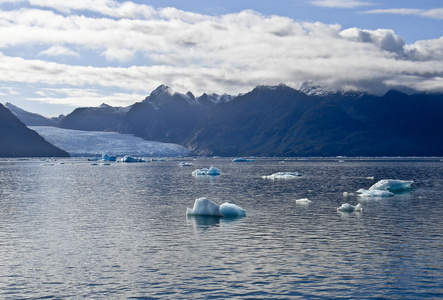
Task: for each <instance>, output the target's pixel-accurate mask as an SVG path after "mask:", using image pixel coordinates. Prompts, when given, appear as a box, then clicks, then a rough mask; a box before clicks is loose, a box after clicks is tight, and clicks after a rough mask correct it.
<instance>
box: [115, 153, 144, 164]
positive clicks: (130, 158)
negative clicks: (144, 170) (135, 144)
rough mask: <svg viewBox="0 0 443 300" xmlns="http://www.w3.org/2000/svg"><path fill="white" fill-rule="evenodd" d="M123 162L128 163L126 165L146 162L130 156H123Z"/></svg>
mask: <svg viewBox="0 0 443 300" xmlns="http://www.w3.org/2000/svg"><path fill="white" fill-rule="evenodd" d="M121 161H122V162H126V163H132V162H145V160H144V159H143V158H139V157H132V156H129V155H125V156H123V158H122V159H121Z"/></svg>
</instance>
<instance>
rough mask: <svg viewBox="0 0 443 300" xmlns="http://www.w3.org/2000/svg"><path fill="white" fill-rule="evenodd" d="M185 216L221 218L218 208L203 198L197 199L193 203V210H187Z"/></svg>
mask: <svg viewBox="0 0 443 300" xmlns="http://www.w3.org/2000/svg"><path fill="white" fill-rule="evenodd" d="M186 214H188V215H194V216H215V217H222V216H223V215H222V214H221V213H220V208H219V206H218V205H217V204H216V203H214V202H212V201H210V200H208V199H207V198H205V197H202V198H198V199H196V200H195V202H194V208H192V209H191V208H187V209H186Z"/></svg>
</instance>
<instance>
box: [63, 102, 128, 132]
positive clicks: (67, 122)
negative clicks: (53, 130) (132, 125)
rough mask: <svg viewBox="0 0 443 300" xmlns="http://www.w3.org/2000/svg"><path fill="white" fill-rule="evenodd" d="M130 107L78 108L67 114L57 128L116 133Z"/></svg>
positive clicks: (103, 105)
mask: <svg viewBox="0 0 443 300" xmlns="http://www.w3.org/2000/svg"><path fill="white" fill-rule="evenodd" d="M129 109H130V107H112V106H109V105H107V104H104V103H103V104H102V105H100V106H99V107H79V108H76V109H75V110H74V111H73V112H72V113H70V114H68V115H67V116H66V117H65V118H64V119H63V120H62V121H61V122H60V124H59V126H58V127H60V128H65V129H75V130H86V131H117V129H118V125H119V124H120V122H121V121H122V120H123V118H124V116H125V115H126V113H127V112H128V111H129Z"/></svg>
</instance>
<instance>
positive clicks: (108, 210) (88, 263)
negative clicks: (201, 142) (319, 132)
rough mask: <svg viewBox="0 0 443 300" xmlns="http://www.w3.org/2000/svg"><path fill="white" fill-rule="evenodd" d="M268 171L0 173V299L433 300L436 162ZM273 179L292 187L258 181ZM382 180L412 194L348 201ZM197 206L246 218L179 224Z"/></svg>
mask: <svg viewBox="0 0 443 300" xmlns="http://www.w3.org/2000/svg"><path fill="white" fill-rule="evenodd" d="M280 161H281V159H279V160H271V159H256V160H255V162H254V163H248V164H233V163H231V161H230V160H229V159H200V160H195V161H193V164H194V168H196V169H197V168H200V169H201V168H203V167H207V166H208V165H214V166H215V167H217V168H220V169H221V170H222V175H220V176H216V177H210V178H206V177H199V178H196V177H194V176H192V175H191V172H192V170H190V169H187V168H180V167H178V166H177V165H178V162H179V161H171V162H167V161H163V162H151V163H142V164H122V163H112V164H110V165H109V166H93V165H91V164H90V163H88V162H86V161H79V160H75V159H67V160H63V161H62V162H64V164H59V162H58V161H48V162H43V163H46V165H42V162H41V161H39V160H26V161H17V160H15V161H13V162H8V161H5V160H3V161H0V186H1V189H0V266H1V268H0V297H1V298H5V299H21V298H25V299H26V298H32V299H34V298H106V299H122V298H136V299H143V298H148V299H151V298H161V299H164V298H167V299H190V298H194V299H208V298H238V299H248V298H250V299H257V298H266V299H272V298H275V299H288V298H314V299H319V298H324V299H330V298H349V299H356V298H414V299H418V298H432V299H437V298H442V297H443V291H442V289H441V287H442V286H443V276H442V275H441V274H443V259H442V255H441V249H442V248H443V226H442V225H443V221H442V218H441V215H442V212H443V199H442V197H443V196H442V195H443V194H442V192H441V191H442V190H443V180H442V178H443V176H442V175H443V165H442V163H441V162H440V160H436V159H408V160H401V159H379V160H372V159H354V160H352V159H348V158H347V159H345V162H338V161H337V160H336V159H317V160H309V159H306V160H285V162H284V163H279V162H280ZM47 163H51V164H52V165H51V166H50V165H47ZM71 163H73V164H71ZM280 171H283V172H299V173H301V174H302V176H301V177H299V178H297V179H295V180H264V179H263V178H262V177H261V176H263V175H267V174H273V173H276V172H280ZM391 178H392V179H402V180H414V182H415V183H414V189H413V190H412V191H410V192H408V193H403V194H397V195H395V196H394V197H390V198H374V197H372V198H360V197H357V196H355V194H353V193H355V191H357V190H358V189H360V188H365V189H367V188H369V187H370V186H371V185H372V184H374V183H375V182H376V181H378V180H380V179H391ZM344 192H347V193H348V196H347V197H344V196H343V193H344ZM200 197H207V198H208V199H210V200H212V201H214V202H216V203H218V204H220V203H223V202H230V203H234V204H237V205H239V206H240V207H242V208H244V209H245V210H246V211H247V216H246V217H243V218H239V219H228V218H214V217H199V216H186V208H187V207H190V206H192V204H193V203H194V201H195V199H197V198H200ZM302 198H308V199H309V200H311V201H312V202H310V203H309V204H307V205H300V204H297V203H296V200H297V199H302ZM343 203H349V204H352V205H356V204H357V203H361V204H362V206H363V211H362V212H353V213H343V212H337V208H338V207H340V206H341V205H342V204H343Z"/></svg>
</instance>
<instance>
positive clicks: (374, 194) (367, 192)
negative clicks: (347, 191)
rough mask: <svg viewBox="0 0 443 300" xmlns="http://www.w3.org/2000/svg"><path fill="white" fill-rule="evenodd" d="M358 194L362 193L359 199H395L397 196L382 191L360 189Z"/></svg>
mask: <svg viewBox="0 0 443 300" xmlns="http://www.w3.org/2000/svg"><path fill="white" fill-rule="evenodd" d="M357 193H360V194H359V195H358V196H359V197H394V196H395V194H394V193H391V192H390V191H381V190H370V189H369V190H365V189H359V190H358V191H357Z"/></svg>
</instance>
